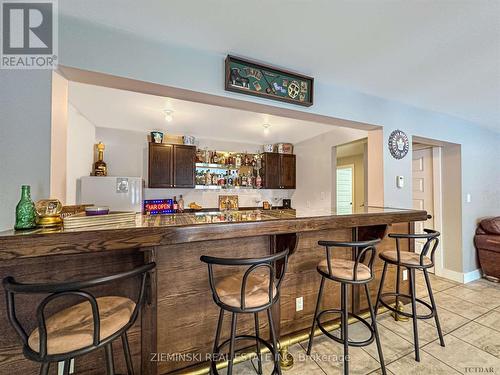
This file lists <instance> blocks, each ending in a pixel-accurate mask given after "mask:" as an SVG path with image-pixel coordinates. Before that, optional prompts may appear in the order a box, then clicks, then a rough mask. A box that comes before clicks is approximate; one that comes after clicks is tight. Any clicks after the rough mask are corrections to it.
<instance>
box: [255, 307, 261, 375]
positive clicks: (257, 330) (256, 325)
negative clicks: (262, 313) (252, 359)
mask: <svg viewBox="0 0 500 375" xmlns="http://www.w3.org/2000/svg"><path fill="white" fill-rule="evenodd" d="M254 316H255V337H257V339H256V340H255V345H256V346H257V366H258V367H257V369H258V371H257V373H258V374H259V375H261V374H262V357H261V355H260V341H259V338H260V336H259V313H254Z"/></svg>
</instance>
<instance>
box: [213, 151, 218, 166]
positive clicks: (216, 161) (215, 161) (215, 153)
mask: <svg viewBox="0 0 500 375" xmlns="http://www.w3.org/2000/svg"><path fill="white" fill-rule="evenodd" d="M212 163H214V164H217V163H219V157H218V156H217V151H214V155H213V157H212Z"/></svg>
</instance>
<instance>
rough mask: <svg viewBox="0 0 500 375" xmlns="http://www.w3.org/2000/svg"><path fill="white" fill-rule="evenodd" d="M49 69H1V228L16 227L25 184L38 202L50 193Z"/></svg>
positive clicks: (50, 81) (50, 76)
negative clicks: (17, 205) (19, 202)
mask: <svg viewBox="0 0 500 375" xmlns="http://www.w3.org/2000/svg"><path fill="white" fill-rule="evenodd" d="M51 85H52V72H51V71H49V70H3V69H0V231H1V230H5V229H11V228H13V227H14V222H15V213H16V204H17V202H18V201H19V198H20V196H21V185H23V184H25V185H30V186H31V197H32V198H33V200H34V201H36V200H38V199H42V198H47V197H48V196H49V194H50V143H51V141H50V134H51V114H50V108H51Z"/></svg>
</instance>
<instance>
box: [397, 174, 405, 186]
mask: <svg viewBox="0 0 500 375" xmlns="http://www.w3.org/2000/svg"><path fill="white" fill-rule="evenodd" d="M396 186H397V188H398V189H402V188H404V187H405V177H404V176H396Z"/></svg>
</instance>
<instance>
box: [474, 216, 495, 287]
mask: <svg viewBox="0 0 500 375" xmlns="http://www.w3.org/2000/svg"><path fill="white" fill-rule="evenodd" d="M474 245H475V246H476V249H477V256H478V258H479V265H480V266H481V268H482V270H483V275H484V277H486V278H487V279H488V280H491V281H496V282H499V281H500V216H497V217H492V218H487V219H483V220H481V222H480V223H479V225H478V227H477V229H476V235H475V236H474Z"/></svg>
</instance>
